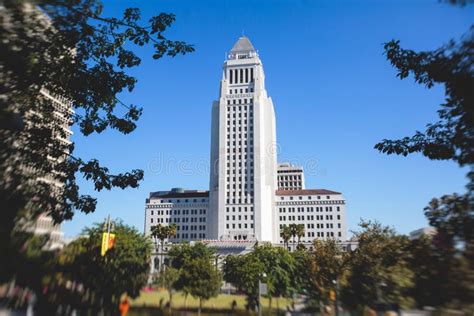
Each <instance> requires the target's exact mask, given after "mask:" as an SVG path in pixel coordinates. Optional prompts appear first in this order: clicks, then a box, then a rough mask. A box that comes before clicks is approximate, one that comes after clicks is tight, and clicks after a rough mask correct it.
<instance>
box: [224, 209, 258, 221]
mask: <svg viewBox="0 0 474 316" xmlns="http://www.w3.org/2000/svg"><path fill="white" fill-rule="evenodd" d="M226 211H227V213H230V212H231V211H232V213H235V212H236V211H237V212H239V213H240V212H247V211H248V212H251V213H253V206H249V207H247V206H232V207H229V206H228V207H226ZM252 219H253V217H252Z"/></svg>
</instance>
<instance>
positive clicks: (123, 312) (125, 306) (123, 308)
mask: <svg viewBox="0 0 474 316" xmlns="http://www.w3.org/2000/svg"><path fill="white" fill-rule="evenodd" d="M129 309H130V303H129V302H128V297H127V296H125V297H124V299H123V300H122V302H121V303H120V305H119V311H120V316H127V313H128V310H129Z"/></svg>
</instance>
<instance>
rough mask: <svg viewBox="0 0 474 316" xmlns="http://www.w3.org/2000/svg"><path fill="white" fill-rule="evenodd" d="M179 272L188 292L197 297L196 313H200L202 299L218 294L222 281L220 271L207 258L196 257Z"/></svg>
mask: <svg viewBox="0 0 474 316" xmlns="http://www.w3.org/2000/svg"><path fill="white" fill-rule="evenodd" d="M181 274H182V280H183V282H184V284H185V287H186V288H188V290H189V294H191V295H192V296H193V297H196V298H198V299H199V308H198V314H199V315H201V309H202V302H203V300H204V301H205V300H208V299H210V298H211V297H215V296H217V295H218V294H219V289H220V287H221V283H222V276H221V273H220V272H219V271H218V270H216V269H215V268H214V266H213V264H212V262H211V261H209V260H208V259H207V258H196V259H193V260H191V261H190V262H188V263H187V264H186V265H185V267H184V268H183V270H182V271H181Z"/></svg>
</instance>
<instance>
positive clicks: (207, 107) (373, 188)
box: [63, 0, 474, 236]
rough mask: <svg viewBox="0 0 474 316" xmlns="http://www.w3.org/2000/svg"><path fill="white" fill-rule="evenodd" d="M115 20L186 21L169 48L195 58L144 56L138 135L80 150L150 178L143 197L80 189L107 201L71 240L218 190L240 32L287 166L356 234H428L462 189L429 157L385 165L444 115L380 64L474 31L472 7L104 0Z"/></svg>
mask: <svg viewBox="0 0 474 316" xmlns="http://www.w3.org/2000/svg"><path fill="white" fill-rule="evenodd" d="M104 4H105V8H104V12H105V14H106V15H109V16H110V15H118V14H120V12H121V11H122V10H123V9H124V8H127V7H139V8H140V9H142V12H143V13H144V14H143V15H144V18H148V17H149V16H151V15H153V14H158V13H160V12H171V13H174V14H176V16H177V20H176V22H175V24H174V25H173V26H172V28H171V29H170V30H169V32H167V35H168V36H169V37H170V38H171V39H177V40H185V41H187V42H189V43H191V44H194V46H195V48H196V51H195V52H194V53H192V54H190V55H187V56H179V57H176V58H174V59H171V58H164V59H162V60H159V61H155V60H153V59H152V58H151V55H152V50H151V49H150V48H140V49H136V50H135V51H136V53H137V54H138V55H139V56H140V57H142V59H143V61H142V64H141V66H140V67H138V68H135V69H133V70H132V71H131V73H132V74H133V75H135V76H136V77H137V79H138V84H137V86H136V89H135V90H134V92H133V93H131V94H123V95H122V96H121V99H122V100H123V101H125V102H128V103H133V104H138V105H140V106H142V107H143V108H144V114H143V116H142V118H141V120H140V121H139V126H138V128H137V129H136V131H135V132H134V133H132V134H130V135H126V136H123V135H121V134H119V133H117V132H115V131H107V132H104V133H102V134H99V135H92V136H89V137H83V136H81V135H80V133H78V132H77V130H75V135H74V136H73V140H74V141H75V142H76V154H77V155H79V156H81V157H83V158H85V159H90V158H97V159H99V160H100V161H101V162H102V163H103V164H105V165H107V166H108V167H109V168H110V170H111V171H112V172H121V171H126V170H129V169H133V168H140V169H143V170H144V171H145V180H144V181H143V182H142V184H141V186H140V187H139V188H138V189H128V190H124V191H122V190H119V189H118V190H114V191H111V192H101V193H99V194H98V193H95V192H93V191H92V187H91V186H90V185H89V184H88V183H87V182H85V181H79V183H81V185H82V189H83V193H89V194H93V195H94V196H97V197H98V198H99V201H98V206H97V211H96V212H95V213H94V214H89V215H83V214H76V216H75V217H74V219H73V220H72V221H69V222H66V223H64V224H63V231H64V233H65V235H66V236H74V235H77V234H78V233H80V231H81V230H82V228H83V227H84V226H87V225H90V224H92V223H94V222H98V221H100V220H102V219H103V218H105V217H106V216H107V215H108V214H111V216H113V217H120V218H122V219H123V220H124V221H125V222H126V223H128V224H130V225H134V226H136V227H137V228H138V229H139V230H140V231H142V230H143V225H144V223H143V221H144V206H145V198H146V197H147V195H148V193H149V192H150V191H159V190H167V189H170V188H172V187H185V188H188V189H207V188H208V181H209V180H208V174H207V168H208V166H207V163H208V161H209V145H210V114H211V103H212V101H213V100H215V99H216V98H217V97H218V91H219V80H220V78H221V67H222V63H223V61H224V57H225V52H226V51H229V50H230V49H231V47H232V45H233V44H234V42H235V41H236V40H237V38H238V37H239V36H240V35H241V34H242V32H244V33H245V35H247V36H248V37H249V38H250V40H251V41H252V43H253V44H254V46H255V47H256V48H257V49H258V50H259V53H260V57H261V59H262V61H263V64H264V69H265V73H266V87H267V91H268V93H269V95H270V96H271V97H272V99H273V103H274V106H275V111H276V120H277V141H278V143H279V148H280V154H279V160H280V161H282V160H290V161H292V162H295V163H301V164H303V166H305V167H306V168H307V170H309V171H308V172H307V173H308V174H306V186H307V188H325V189H331V190H335V191H339V192H343V194H344V196H345V198H346V200H347V219H348V224H349V228H350V229H356V228H357V224H358V222H359V220H360V219H361V218H363V219H377V220H379V221H381V222H382V223H383V224H387V225H391V226H394V227H395V228H396V229H397V230H398V231H399V232H401V233H407V232H409V231H411V230H413V229H416V228H419V227H422V226H426V225H427V222H426V220H425V218H424V215H423V208H424V207H425V206H426V205H427V204H428V202H429V201H430V199H431V198H433V197H438V196H441V195H443V194H446V193H452V192H462V191H463V190H464V184H465V183H466V179H465V173H466V170H462V169H460V168H459V167H458V166H457V165H456V164H454V163H452V162H445V161H429V160H427V159H425V158H423V157H421V156H419V155H413V156H410V157H406V158H404V157H400V156H385V155H382V154H379V153H378V152H377V151H376V150H374V149H373V146H374V144H375V143H377V142H378V141H379V140H381V139H383V138H400V137H404V136H408V135H411V134H413V133H414V131H415V130H417V129H418V130H423V129H424V126H425V124H426V123H429V122H433V121H434V120H435V119H436V117H437V116H436V110H437V109H438V105H439V104H440V103H442V102H443V98H444V94H443V89H442V87H440V86H437V87H434V88H433V89H430V90H427V89H425V88H424V87H423V86H420V85H417V84H415V83H414V82H413V80H411V79H406V80H403V81H401V80H399V79H397V78H396V76H395V75H396V71H395V69H393V68H392V67H391V66H390V64H389V62H388V61H387V60H386V59H385V57H384V56H383V43H384V42H387V41H389V40H391V39H399V40H401V44H402V46H403V47H406V48H411V49H414V50H431V49H435V48H438V47H439V46H441V45H442V44H444V43H446V42H447V41H448V40H450V39H451V38H459V37H460V36H461V35H462V34H463V33H465V32H466V31H467V30H468V28H469V26H470V25H471V24H472V22H473V18H472V17H473V16H474V14H473V13H474V10H473V7H472V6H471V7H466V8H459V7H452V6H450V5H447V4H443V3H440V2H439V1H437V0H426V1H421V0H420V1H408V0H407V1H395V0H393V1H364V2H362V1H290V0H287V1H246V0H241V1H217V0H216V1H156V0H147V1H144V0H143V1H129V0H126V1H125V0H124V1H112V0H110V1H105V2H104Z"/></svg>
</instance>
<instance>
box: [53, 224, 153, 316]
mask: <svg viewBox="0 0 474 316" xmlns="http://www.w3.org/2000/svg"><path fill="white" fill-rule="evenodd" d="M102 233H103V224H96V225H94V226H93V227H90V228H86V229H85V230H84V231H83V236H84V237H81V238H79V239H77V240H75V241H73V242H72V243H70V244H69V245H68V246H66V247H65V248H64V249H63V250H62V252H61V254H60V255H61V262H63V264H62V268H61V271H63V273H64V279H65V280H68V281H70V282H76V283H80V284H83V285H84V287H85V290H86V292H87V293H89V294H90V295H83V294H81V293H77V295H78V296H79V298H78V300H77V301H78V302H81V303H80V305H79V306H78V307H83V306H84V305H86V306H87V305H89V306H95V307H98V308H101V309H102V308H104V309H106V310H109V311H112V310H115V309H116V307H117V306H118V302H119V300H120V296H121V295H122V294H123V293H127V294H128V295H129V296H131V297H132V298H133V297H137V296H138V295H139V294H140V290H141V289H142V288H143V286H144V285H145V284H146V282H147V280H148V275H149V269H150V265H149V261H150V257H151V248H152V247H151V243H150V241H149V239H148V238H146V237H145V236H143V234H141V233H139V232H138V231H137V230H136V229H135V228H132V227H130V226H127V225H125V224H123V223H122V222H116V223H115V230H114V233H115V235H116V237H115V244H114V247H113V248H112V249H110V250H109V251H107V253H106V255H105V256H101V253H100V249H101V245H102ZM59 303H60V302H57V304H59Z"/></svg>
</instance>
